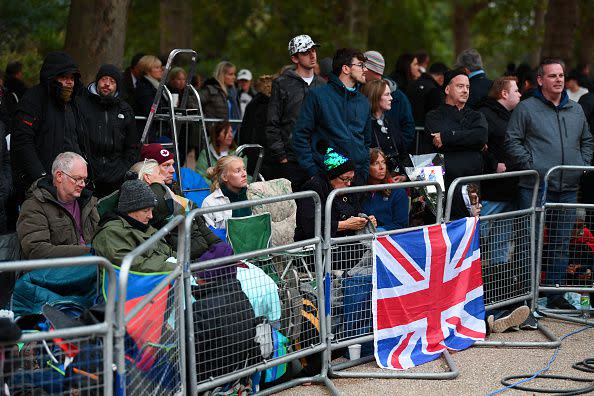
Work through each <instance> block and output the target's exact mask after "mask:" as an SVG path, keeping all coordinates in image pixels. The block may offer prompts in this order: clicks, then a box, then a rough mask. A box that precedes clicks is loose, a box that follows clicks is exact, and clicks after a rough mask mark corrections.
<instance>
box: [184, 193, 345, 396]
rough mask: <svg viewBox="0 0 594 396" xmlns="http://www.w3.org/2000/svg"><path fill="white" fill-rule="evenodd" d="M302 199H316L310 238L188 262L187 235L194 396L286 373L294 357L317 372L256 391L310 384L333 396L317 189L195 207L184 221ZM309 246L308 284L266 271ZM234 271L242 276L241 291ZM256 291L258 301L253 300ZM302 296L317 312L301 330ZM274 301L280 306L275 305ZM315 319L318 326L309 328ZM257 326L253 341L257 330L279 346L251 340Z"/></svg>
mask: <svg viewBox="0 0 594 396" xmlns="http://www.w3.org/2000/svg"><path fill="white" fill-rule="evenodd" d="M299 199H313V200H314V202H315V224H314V226H315V236H314V237H313V238H311V239H307V240H304V241H300V242H293V243H289V244H287V245H284V246H274V247H267V248H263V249H257V250H253V251H248V252H247V253H240V254H234V255H232V256H229V257H223V258H217V259H212V260H208V261H203V262H192V260H190V256H189V244H190V234H189V233H186V240H185V243H186V245H185V248H186V251H185V254H184V255H183V268H184V273H183V276H184V283H185V290H186V306H187V307H191V309H188V310H186V322H187V345H188V351H190V352H189V353H188V354H187V355H188V362H187V370H188V377H187V378H188V382H189V385H188V387H189V392H188V393H187V394H191V395H197V394H201V393H202V392H205V391H208V390H212V389H217V388H219V387H223V386H225V384H227V385H228V384H236V383H237V381H240V380H241V379H242V378H244V379H245V378H246V377H252V376H253V375H255V374H257V373H260V374H261V375H263V376H264V375H268V373H269V372H270V371H272V372H276V373H279V372H282V371H283V370H287V371H289V370H290V366H291V362H298V361H299V360H300V359H302V358H307V359H308V361H309V362H310V364H312V363H314V362H322V364H321V367H320V372H319V374H311V375H309V376H308V377H303V378H298V379H291V380H289V381H286V382H283V383H281V384H279V385H276V386H273V387H271V388H268V389H265V390H262V391H260V392H259V393H258V394H263V395H265V394H273V393H275V392H278V391H281V390H283V389H288V388H290V387H293V386H297V385H301V384H304V383H308V382H316V383H321V384H324V385H325V386H326V387H327V388H328V390H329V391H330V392H331V394H333V395H337V394H339V392H338V390H337V389H336V388H335V386H334V385H333V384H332V382H331V381H330V380H329V378H328V376H327V370H328V366H327V363H326V362H327V359H326V358H320V357H319V355H322V356H325V355H326V354H327V353H328V348H327V344H326V339H327V337H326V320H327V318H328V315H327V313H326V311H325V309H326V306H327V298H326V296H325V294H324V287H323V285H324V276H323V267H322V248H321V243H322V237H321V204H320V198H319V196H318V195H317V194H316V193H314V192H311V191H304V192H298V193H294V194H288V195H281V196H275V197H270V198H264V199H257V200H249V201H243V202H236V203H232V204H229V205H223V206H216V207H207V208H201V209H196V210H193V211H192V212H190V213H189V214H188V216H187V217H186V219H185V224H186V228H187V229H189V228H190V225H191V223H192V221H193V220H194V218H195V217H196V216H200V215H203V214H206V213H214V212H219V211H225V210H234V209H240V208H247V207H253V206H257V205H264V204H271V203H275V202H281V201H287V200H299ZM311 245H313V246H314V255H315V261H314V263H315V279H314V280H313V281H311V282H309V283H307V284H306V285H301V287H300V285H299V278H300V277H299V276H297V274H296V275H295V276H294V277H292V278H291V280H287V278H286V277H285V278H284V279H281V278H280V277H278V275H280V273H279V272H276V273H274V271H272V272H268V274H266V270H267V268H268V269H270V266H269V264H270V263H271V262H274V261H275V260H276V262H275V265H276V266H279V267H283V266H286V265H288V263H289V261H290V260H292V257H293V256H292V255H293V254H294V251H295V250H296V249H306V248H307V247H308V246H311ZM279 260H280V262H279ZM240 261H241V263H239V265H238V262H240ZM263 271H264V272H263ZM235 276H237V279H238V280H239V281H240V283H241V288H239V286H238V284H237V281H236V280H235V279H236V278H235ZM273 277H276V279H273ZM193 280H195V281H196V282H195V284H192V282H193ZM305 286H308V287H309V290H310V293H309V294H308V295H307V296H306V295H305V294H304V293H305V292H304V290H305V289H304V287H305ZM295 288H296V289H297V292H296V293H295ZM275 289H276V290H275ZM246 296H247V298H249V303H246ZM257 296H260V298H259V299H257V298H256V297H257ZM275 296H276V297H275ZM306 297H307V298H309V299H310V301H311V304H310V305H309V308H315V310H317V315H316V314H315V313H314V312H310V314H309V321H308V323H309V324H313V325H314V327H311V326H310V327H307V328H308V331H305V330H304V329H305V328H306V327H305V326H306V324H305V322H306V320H305V319H304V318H303V317H302V310H305V309H306V308H305V304H304V302H305V300H306ZM193 299H194V301H192V300H193ZM278 300H280V305H279V303H278V302H274V301H278ZM313 300H315V301H313ZM262 301H266V303H262ZM271 301H272V302H271ZM254 304H255V305H254ZM249 305H251V307H250V306H249ZM213 307H216V309H213ZM279 307H280V312H279V311H278V310H279ZM299 323H301V325H299ZM316 323H317V326H318V328H319V330H314V328H315V324H316ZM254 324H255V325H256V329H258V331H257V332H256V333H255V334H256V335H257V337H258V338H259V337H260V336H261V335H262V334H266V333H267V332H272V333H273V338H274V337H276V338H277V341H278V344H274V346H273V347H272V348H271V349H266V348H265V347H264V345H269V344H267V343H263V344H262V345H260V346H258V344H257V343H254V342H252V340H253V339H254V333H253V330H251V329H252V327H253V326H254ZM268 329H270V330H268ZM275 330H276V331H275ZM291 335H293V336H291ZM295 335H297V337H295ZM259 339H261V338H259ZM295 340H297V341H298V343H299V345H300V347H299V348H297V347H296V345H295ZM289 345H293V346H294V348H292V347H291V348H285V347H287V346H289ZM192 352H193V353H192Z"/></svg>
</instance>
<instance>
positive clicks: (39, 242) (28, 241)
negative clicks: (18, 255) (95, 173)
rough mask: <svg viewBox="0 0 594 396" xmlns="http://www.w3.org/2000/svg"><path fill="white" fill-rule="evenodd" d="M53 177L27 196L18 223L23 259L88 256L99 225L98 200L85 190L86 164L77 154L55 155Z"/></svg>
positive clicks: (46, 179) (38, 184)
mask: <svg viewBox="0 0 594 396" xmlns="http://www.w3.org/2000/svg"><path fill="white" fill-rule="evenodd" d="M51 169H52V170H51V172H52V175H51V176H44V177H41V178H39V179H38V180H37V181H35V182H34V183H33V185H32V186H31V188H30V189H29V191H28V193H27V199H26V200H25V202H24V203H23V205H22V207H21V213H20V215H19V218H18V221H17V234H18V238H19V241H20V244H21V249H22V255H23V258H24V259H29V260H30V259H42V258H53V257H71V256H82V255H85V254H88V253H89V252H90V250H91V249H90V247H89V246H88V243H90V241H91V238H92V237H93V234H94V232H95V229H96V228H97V224H98V222H99V213H98V212H97V198H95V197H93V196H92V192H91V191H90V190H89V189H87V188H86V187H87V182H88V179H87V177H88V173H87V162H86V161H85V160H84V158H83V157H81V156H80V155H79V154H76V153H73V152H64V153H61V154H58V156H57V157H56V159H55V160H54V162H53V164H52V168H51Z"/></svg>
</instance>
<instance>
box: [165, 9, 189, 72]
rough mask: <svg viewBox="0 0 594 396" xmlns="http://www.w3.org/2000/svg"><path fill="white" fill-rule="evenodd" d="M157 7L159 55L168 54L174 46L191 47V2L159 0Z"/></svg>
mask: <svg viewBox="0 0 594 396" xmlns="http://www.w3.org/2000/svg"><path fill="white" fill-rule="evenodd" d="M159 9H160V16H159V22H160V23H159V25H160V33H161V39H160V46H159V48H160V52H161V55H169V53H170V52H171V50H173V49H175V48H192V4H191V3H190V2H189V1H187V0H161V1H160V5H159ZM177 63H178V64H179V62H177Z"/></svg>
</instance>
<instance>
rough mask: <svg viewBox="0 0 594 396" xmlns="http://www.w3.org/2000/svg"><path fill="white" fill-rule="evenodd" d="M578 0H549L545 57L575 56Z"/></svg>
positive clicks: (569, 57)
mask: <svg viewBox="0 0 594 396" xmlns="http://www.w3.org/2000/svg"><path fill="white" fill-rule="evenodd" d="M578 16H579V13H578V0H549V5H548V7H547V14H546V16H545V33H544V42H543V43H542V51H541V55H542V57H543V58H560V59H562V60H564V61H565V62H568V61H569V60H571V59H572V58H573V49H574V38H575V30H576V27H577V24H578Z"/></svg>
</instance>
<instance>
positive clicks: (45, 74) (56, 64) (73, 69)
mask: <svg viewBox="0 0 594 396" xmlns="http://www.w3.org/2000/svg"><path fill="white" fill-rule="evenodd" d="M67 73H72V74H74V75H75V76H76V77H77V79H78V80H80V71H79V70H78V65H77V64H76V63H75V62H74V59H72V58H71V57H70V55H68V54H67V53H65V52H50V53H49V54H48V55H47V56H46V57H45V59H44V60H43V65H41V71H40V72H39V82H40V83H41V84H47V83H48V82H50V81H51V80H53V79H54V78H56V77H58V76H61V75H63V74H67Z"/></svg>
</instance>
